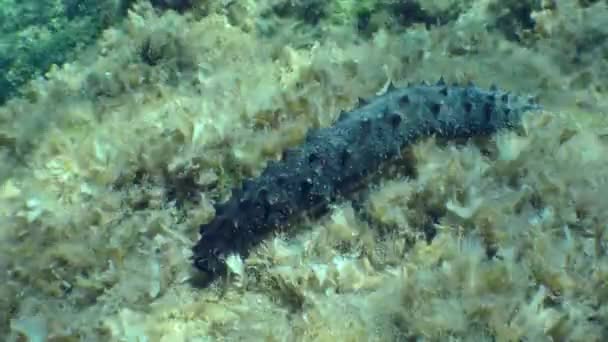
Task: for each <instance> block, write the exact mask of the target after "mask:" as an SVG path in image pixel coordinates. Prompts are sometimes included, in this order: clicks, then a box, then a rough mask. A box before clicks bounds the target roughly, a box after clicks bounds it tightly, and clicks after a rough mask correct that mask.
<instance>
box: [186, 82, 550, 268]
mask: <svg viewBox="0 0 608 342" xmlns="http://www.w3.org/2000/svg"><path fill="white" fill-rule="evenodd" d="M537 108H539V106H538V105H537V104H535V103H532V101H529V99H527V98H526V99H524V98H521V97H518V96H513V95H509V94H508V93H505V92H502V91H500V90H498V89H496V88H495V87H492V88H491V89H490V90H483V89H480V88H478V87H476V86H474V85H468V86H460V85H446V84H445V83H444V81H443V79H441V80H440V81H439V82H437V83H436V84H434V85H426V84H421V85H416V86H407V87H403V88H396V87H394V86H392V85H391V86H389V87H388V90H387V91H386V92H385V93H384V94H382V95H379V96H377V97H375V98H373V99H371V100H368V101H360V104H359V106H358V107H357V108H356V109H354V110H352V111H349V112H343V113H342V114H341V115H340V117H339V118H338V120H337V121H336V122H335V124H334V125H332V126H330V127H326V128H321V129H315V130H311V131H309V132H308V134H307V137H306V141H305V142H304V143H303V144H301V145H300V146H298V147H297V148H293V149H288V150H286V151H284V153H283V157H282V159H281V160H280V161H276V162H270V163H269V164H268V165H267V167H266V169H265V170H264V171H263V172H262V174H261V175H260V176H259V177H257V178H255V179H250V180H246V181H245V182H244V183H243V185H242V187H241V188H237V189H234V190H233V193H232V197H231V198H230V199H229V200H228V201H226V202H225V203H223V204H218V205H216V207H215V209H216V216H215V218H214V219H213V220H212V221H211V222H209V223H207V224H203V225H202V226H201V227H200V234H201V238H200V240H199V241H198V242H197V243H196V245H195V246H194V248H193V252H194V255H193V260H194V265H195V267H196V268H198V269H199V270H201V271H203V272H204V273H206V274H207V275H208V276H210V277H212V278H213V277H215V276H217V275H220V274H223V273H225V272H226V264H225V262H224V260H225V258H226V257H227V256H228V255H229V254H230V253H238V254H240V255H241V256H243V257H246V256H247V254H248V252H249V250H250V248H251V247H252V246H254V245H256V244H257V243H259V242H260V241H261V240H263V239H264V238H265V237H267V236H268V234H269V233H270V232H273V231H276V230H279V229H286V228H288V227H289V226H290V224H291V223H292V222H293V219H294V218H296V217H300V216H302V215H311V216H314V215H319V214H320V213H323V212H324V211H325V210H326V209H327V207H328V206H329V205H330V204H331V203H332V202H334V201H335V200H336V199H338V198H341V197H344V196H348V195H349V193H350V192H351V191H353V188H354V185H356V184H357V183H360V182H362V181H364V180H365V178H366V177H367V176H368V175H370V174H372V173H374V172H375V171H377V170H378V169H379V167H380V165H382V163H383V162H385V161H387V160H389V159H391V158H395V157H396V156H397V155H398V154H399V153H400V151H401V150H402V149H403V148H405V147H407V146H408V145H411V144H413V143H415V142H417V141H418V140H419V139H421V138H424V137H428V136H431V135H435V136H438V137H443V138H447V139H451V138H468V137H472V136H478V135H487V134H492V133H494V132H496V131H497V130H499V129H503V128H511V127H513V126H516V125H518V124H519V123H520V121H521V120H520V119H521V116H522V113H523V112H525V111H528V110H533V109H537Z"/></svg>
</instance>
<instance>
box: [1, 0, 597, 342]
mask: <svg viewBox="0 0 608 342" xmlns="http://www.w3.org/2000/svg"><path fill="white" fill-rule="evenodd" d="M152 3H153V4H154V6H155V7H152V6H153V5H150V4H149V3H147V2H135V3H132V4H130V7H129V11H128V15H127V16H126V17H125V19H124V21H123V22H120V23H119V24H115V25H113V26H110V27H109V28H108V29H106V30H105V31H103V32H102V33H101V35H100V36H99V38H98V39H97V40H96V43H95V44H93V45H92V46H91V47H90V48H89V49H83V50H82V53H80V54H79V55H78V56H77V57H76V58H75V59H74V60H71V61H69V62H68V63H66V64H63V65H61V66H56V67H53V68H51V70H49V71H48V72H47V73H46V74H45V76H46V77H44V78H37V79H34V80H32V81H31V82H29V83H28V84H27V85H26V86H25V87H24V88H23V89H22V91H21V94H22V95H20V96H18V97H13V98H11V99H10V100H9V101H8V102H6V104H4V105H3V106H2V107H0V158H2V160H1V161H0V163H1V164H0V177H2V178H1V179H0V201H1V205H0V218H1V221H0V269H1V270H2V272H1V273H0V283H1V284H2V286H1V287H0V339H2V340H9V341H11V340H13V341H27V340H29V341H44V340H48V341H80V340H81V341H215V340H227V341H406V340H408V341H409V340H424V341H447V340H450V341H455V340H462V341H604V340H606V339H608V305H607V304H606V302H607V300H608V255H607V247H608V246H607V242H608V237H607V234H606V229H607V224H608V217H607V216H608V210H606V208H608V199H606V197H605V194H607V193H608V185H607V181H606V177H607V171H608V153H607V152H608V151H607V145H606V144H607V142H606V134H608V125H607V124H606V119H605V115H606V113H607V111H608V89H607V88H606V84H607V83H606V82H607V80H608V39H607V38H608V8H607V7H608V3H607V2H606V1H593V0H588V1H582V0H581V1H574V0H554V1H532V0H525V1H521V0H517V1H510V0H462V1H455V0H453V1H450V0H443V1H440V0H433V1H422V0H419V1H393V2H387V1H371V0H370V1H361V2H355V3H353V2H348V1H338V0H336V1H327V2H319V1H309V2H304V1H302V2H297V1H284V0H264V1H240V2H231V1H219V0H218V1H153V2H152ZM172 7H173V8H176V9H178V10H177V11H173V10H171V8H172ZM441 75H444V76H445V77H446V79H447V80H449V81H450V82H452V81H454V82H468V81H474V82H475V83H476V84H478V85H480V86H483V87H488V86H489V85H490V84H492V83H495V84H497V85H498V86H499V87H501V88H504V89H507V90H511V91H513V92H516V93H520V94H524V95H527V94H530V95H534V96H537V97H538V98H539V100H540V102H541V103H542V105H543V106H544V110H543V111H540V112H535V113H530V114H531V115H528V116H526V117H525V119H524V125H523V129H521V130H519V131H516V132H501V133H499V134H497V135H496V136H494V137H492V138H491V139H478V140H474V141H470V142H467V143H458V144H455V143H448V144H446V143H440V142H436V141H434V140H433V139H432V138H431V139H427V140H424V141H422V142H420V143H419V144H417V145H415V146H414V147H413V148H412V150H411V157H412V158H407V160H403V161H398V162H396V165H394V170H392V171H391V172H386V173H385V174H384V175H383V176H382V177H381V179H380V180H378V181H377V182H374V183H372V184H370V187H369V189H368V190H367V191H369V194H368V195H367V196H366V197H365V198H364V199H363V200H361V201H358V202H357V203H354V202H351V201H348V200H345V201H343V202H340V203H336V204H335V207H334V208H332V210H331V212H330V213H329V214H327V215H325V216H323V217H321V218H320V219H317V220H304V221H303V222H300V223H298V225H297V227H294V230H293V232H292V233H291V234H289V235H281V236H271V237H269V238H268V239H267V241H266V243H264V244H262V245H261V246H259V247H258V248H257V249H256V250H255V251H254V252H253V254H252V255H251V256H250V257H249V258H247V259H246V260H240V259H239V258H232V259H230V261H229V264H230V267H231V274H230V277H229V279H227V280H225V281H224V282H220V283H216V284H213V285H212V286H210V287H207V288H200V287H199V286H197V280H196V278H197V277H196V271H193V270H192V268H191V264H190V261H189V259H188V258H189V256H190V253H191V252H190V248H191V246H192V245H193V243H194V242H195V241H196V239H197V238H198V226H199V225H200V224H201V223H205V222H207V221H208V220H210V219H211V218H212V216H213V207H212V203H213V202H214V201H221V200H223V199H225V198H226V197H227V196H229V190H230V188H231V187H232V186H234V185H237V184H238V183H239V182H240V181H241V180H242V179H243V178H245V177H250V176H255V175H256V174H257V173H259V172H260V171H261V170H262V169H263V167H264V165H265V163H266V161H268V160H271V159H276V158H278V156H279V155H280V152H281V151H282V150H283V149H284V148H286V147H287V146H293V145H295V144H298V143H299V142H300V141H301V139H302V138H303V136H304V134H305V132H306V130H307V128H309V127H318V126H327V125H330V124H331V123H332V121H333V120H334V119H335V118H336V116H337V114H338V113H339V111H340V110H342V109H350V108H352V107H353V106H354V105H355V103H356V100H357V98H358V97H370V96H373V95H374V94H375V93H376V92H378V91H379V90H380V89H382V88H383V86H384V85H385V84H386V83H387V82H388V81H389V80H393V81H395V82H396V83H397V84H398V85H404V84H407V83H408V82H420V81H423V80H426V81H434V80H437V79H438V78H439V76H441ZM488 251H493V252H496V255H495V256H494V257H493V258H488V257H487V252H488Z"/></svg>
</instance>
